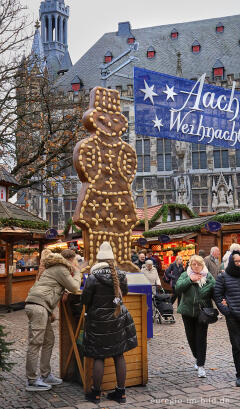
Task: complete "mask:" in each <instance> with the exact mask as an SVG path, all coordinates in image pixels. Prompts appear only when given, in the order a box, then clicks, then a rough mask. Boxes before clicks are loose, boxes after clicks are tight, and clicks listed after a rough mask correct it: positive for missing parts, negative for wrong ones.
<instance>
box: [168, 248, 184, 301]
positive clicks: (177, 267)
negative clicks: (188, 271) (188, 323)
mask: <svg viewBox="0 0 240 409" xmlns="http://www.w3.org/2000/svg"><path fill="white" fill-rule="evenodd" d="M183 271H184V267H183V260H182V257H181V256H177V257H176V260H175V261H174V263H172V264H170V265H169V266H168V268H167V270H166V271H165V274H166V276H167V277H168V278H169V279H170V285H171V287H172V291H173V295H172V297H171V303H172V304H174V302H175V300H176V298H178V305H179V303H180V296H177V295H176V292H175V286H176V282H177V280H178V279H179V277H180V275H181V274H182V273H183Z"/></svg>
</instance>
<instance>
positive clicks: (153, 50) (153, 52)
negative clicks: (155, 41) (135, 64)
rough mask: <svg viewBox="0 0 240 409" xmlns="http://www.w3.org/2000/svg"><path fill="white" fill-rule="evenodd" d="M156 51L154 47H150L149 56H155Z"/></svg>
mask: <svg viewBox="0 0 240 409" xmlns="http://www.w3.org/2000/svg"><path fill="white" fill-rule="evenodd" d="M155 54H156V51H155V49H154V48H153V47H149V48H148V50H147V58H154V57H155Z"/></svg>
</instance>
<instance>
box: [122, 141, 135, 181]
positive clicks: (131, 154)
mask: <svg viewBox="0 0 240 409" xmlns="http://www.w3.org/2000/svg"><path fill="white" fill-rule="evenodd" d="M118 168H119V171H120V173H121V176H122V177H123V179H124V180H125V181H126V182H127V183H132V181H133V179H134V176H135V173H136V171H137V156H136V152H135V151H134V149H133V148H132V147H131V146H130V145H129V144H128V143H126V142H123V144H122V149H121V151H120V153H119V158H118Z"/></svg>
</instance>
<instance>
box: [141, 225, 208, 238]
mask: <svg viewBox="0 0 240 409" xmlns="http://www.w3.org/2000/svg"><path fill="white" fill-rule="evenodd" d="M202 227H204V224H201V225H199V226H182V227H175V228H173V229H162V230H152V231H145V232H143V235H144V237H157V236H159V235H160V234H167V235H169V234H179V233H192V232H198V231H200V230H201V228H202Z"/></svg>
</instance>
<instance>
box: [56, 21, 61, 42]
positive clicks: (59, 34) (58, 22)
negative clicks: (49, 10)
mask: <svg viewBox="0 0 240 409" xmlns="http://www.w3.org/2000/svg"><path fill="white" fill-rule="evenodd" d="M61 34H62V33H61V18H60V16H58V19H57V41H59V42H62V35H61Z"/></svg>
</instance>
